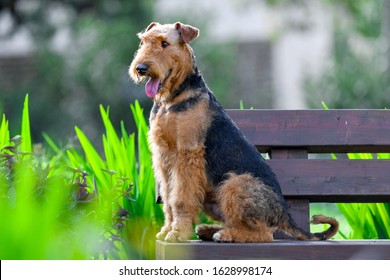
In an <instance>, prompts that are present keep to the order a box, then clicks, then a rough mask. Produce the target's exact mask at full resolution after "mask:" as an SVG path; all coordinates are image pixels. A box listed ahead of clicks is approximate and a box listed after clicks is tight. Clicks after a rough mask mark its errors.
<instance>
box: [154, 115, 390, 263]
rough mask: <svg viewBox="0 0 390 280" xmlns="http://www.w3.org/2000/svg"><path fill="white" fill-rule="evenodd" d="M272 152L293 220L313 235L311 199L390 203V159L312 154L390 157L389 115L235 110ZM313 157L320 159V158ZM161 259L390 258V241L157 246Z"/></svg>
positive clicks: (249, 135)
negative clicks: (354, 154) (326, 157)
mask: <svg viewBox="0 0 390 280" xmlns="http://www.w3.org/2000/svg"><path fill="white" fill-rule="evenodd" d="M228 113H229V115H230V116H231V117H232V119H233V120H234V121H235V122H236V123H237V125H238V126H239V127H240V129H241V130H242V131H243V133H244V134H245V135H246V137H247V138H248V140H249V141H251V142H252V143H253V144H255V145H256V147H257V148H258V150H259V152H261V153H268V155H269V158H270V159H269V160H268V163H269V164H270V166H271V167H272V168H273V170H274V172H275V173H276V175H277V177H278V179H279V181H280V184H281V187H282V191H283V194H284V196H285V197H286V199H287V200H288V201H289V203H290V205H291V211H292V214H293V217H294V218H295V220H296V221H297V223H298V224H299V225H300V226H301V227H302V228H304V229H306V230H309V219H310V217H309V205H310V203H312V202H331V203H336V202H390V161H389V160H378V159H373V160H349V159H346V157H344V159H338V160H333V159H330V158H329V159H318V157H317V156H313V154H331V153H338V154H339V153H342V154H344V153H350V152H356V153H360V152H369V153H390V110H228ZM313 157H314V159H313ZM156 257H157V259H390V240H330V241H314V242H312V241H295V240H287V239H278V240H275V241H274V242H272V243H261V244H260V243H256V244H250V243H246V244H238V243H236V244H218V243H213V242H201V241H191V242H188V243H166V242H161V241H157V243H156Z"/></svg>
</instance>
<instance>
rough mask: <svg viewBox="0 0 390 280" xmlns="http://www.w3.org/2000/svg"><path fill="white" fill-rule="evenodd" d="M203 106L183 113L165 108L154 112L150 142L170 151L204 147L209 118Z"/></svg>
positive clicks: (199, 105) (151, 120) (200, 105)
mask: <svg viewBox="0 0 390 280" xmlns="http://www.w3.org/2000/svg"><path fill="white" fill-rule="evenodd" d="M203 107H204V106H203V105H202V104H198V106H195V107H193V108H191V109H189V110H186V111H183V112H177V111H176V112H175V111H173V112H172V111H170V110H169V109H167V108H165V107H160V108H159V109H158V110H155V111H154V112H153V111H152V115H151V118H150V141H151V142H152V143H153V144H154V145H157V146H159V147H161V148H164V149H170V150H193V149H197V148H199V147H200V146H201V147H203V146H204V141H205V134H206V131H207V129H208V126H209V125H208V123H209V116H208V112H207V111H205V110H204V108H203Z"/></svg>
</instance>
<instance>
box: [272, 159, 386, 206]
mask: <svg viewBox="0 0 390 280" xmlns="http://www.w3.org/2000/svg"><path fill="white" fill-rule="evenodd" d="M267 162H268V163H269V165H270V166H271V167H272V169H273V170H274V172H275V174H276V176H277V177H278V180H279V182H280V185H281V187H282V192H283V194H284V196H285V197H286V198H288V199H308V200H310V201H311V202H389V201H390V172H389V170H390V161H389V160H305V159H288V160H279V159H278V160H273V159H271V160H268V161H267Z"/></svg>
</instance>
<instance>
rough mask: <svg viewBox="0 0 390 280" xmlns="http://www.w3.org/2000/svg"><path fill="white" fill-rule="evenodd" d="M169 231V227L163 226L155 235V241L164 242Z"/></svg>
mask: <svg viewBox="0 0 390 280" xmlns="http://www.w3.org/2000/svg"><path fill="white" fill-rule="evenodd" d="M170 231H171V227H170V226H163V227H162V228H161V230H160V232H159V233H157V235H156V239H157V240H165V237H166V236H167V234H168V233H169V232H170Z"/></svg>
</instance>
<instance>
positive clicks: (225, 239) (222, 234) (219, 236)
mask: <svg viewBox="0 0 390 280" xmlns="http://www.w3.org/2000/svg"><path fill="white" fill-rule="evenodd" d="M213 240H214V241H215V242H218V243H232V242H234V240H233V237H232V236H231V235H230V234H228V233H226V231H224V230H220V231H218V232H217V233H215V234H214V235H213Z"/></svg>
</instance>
